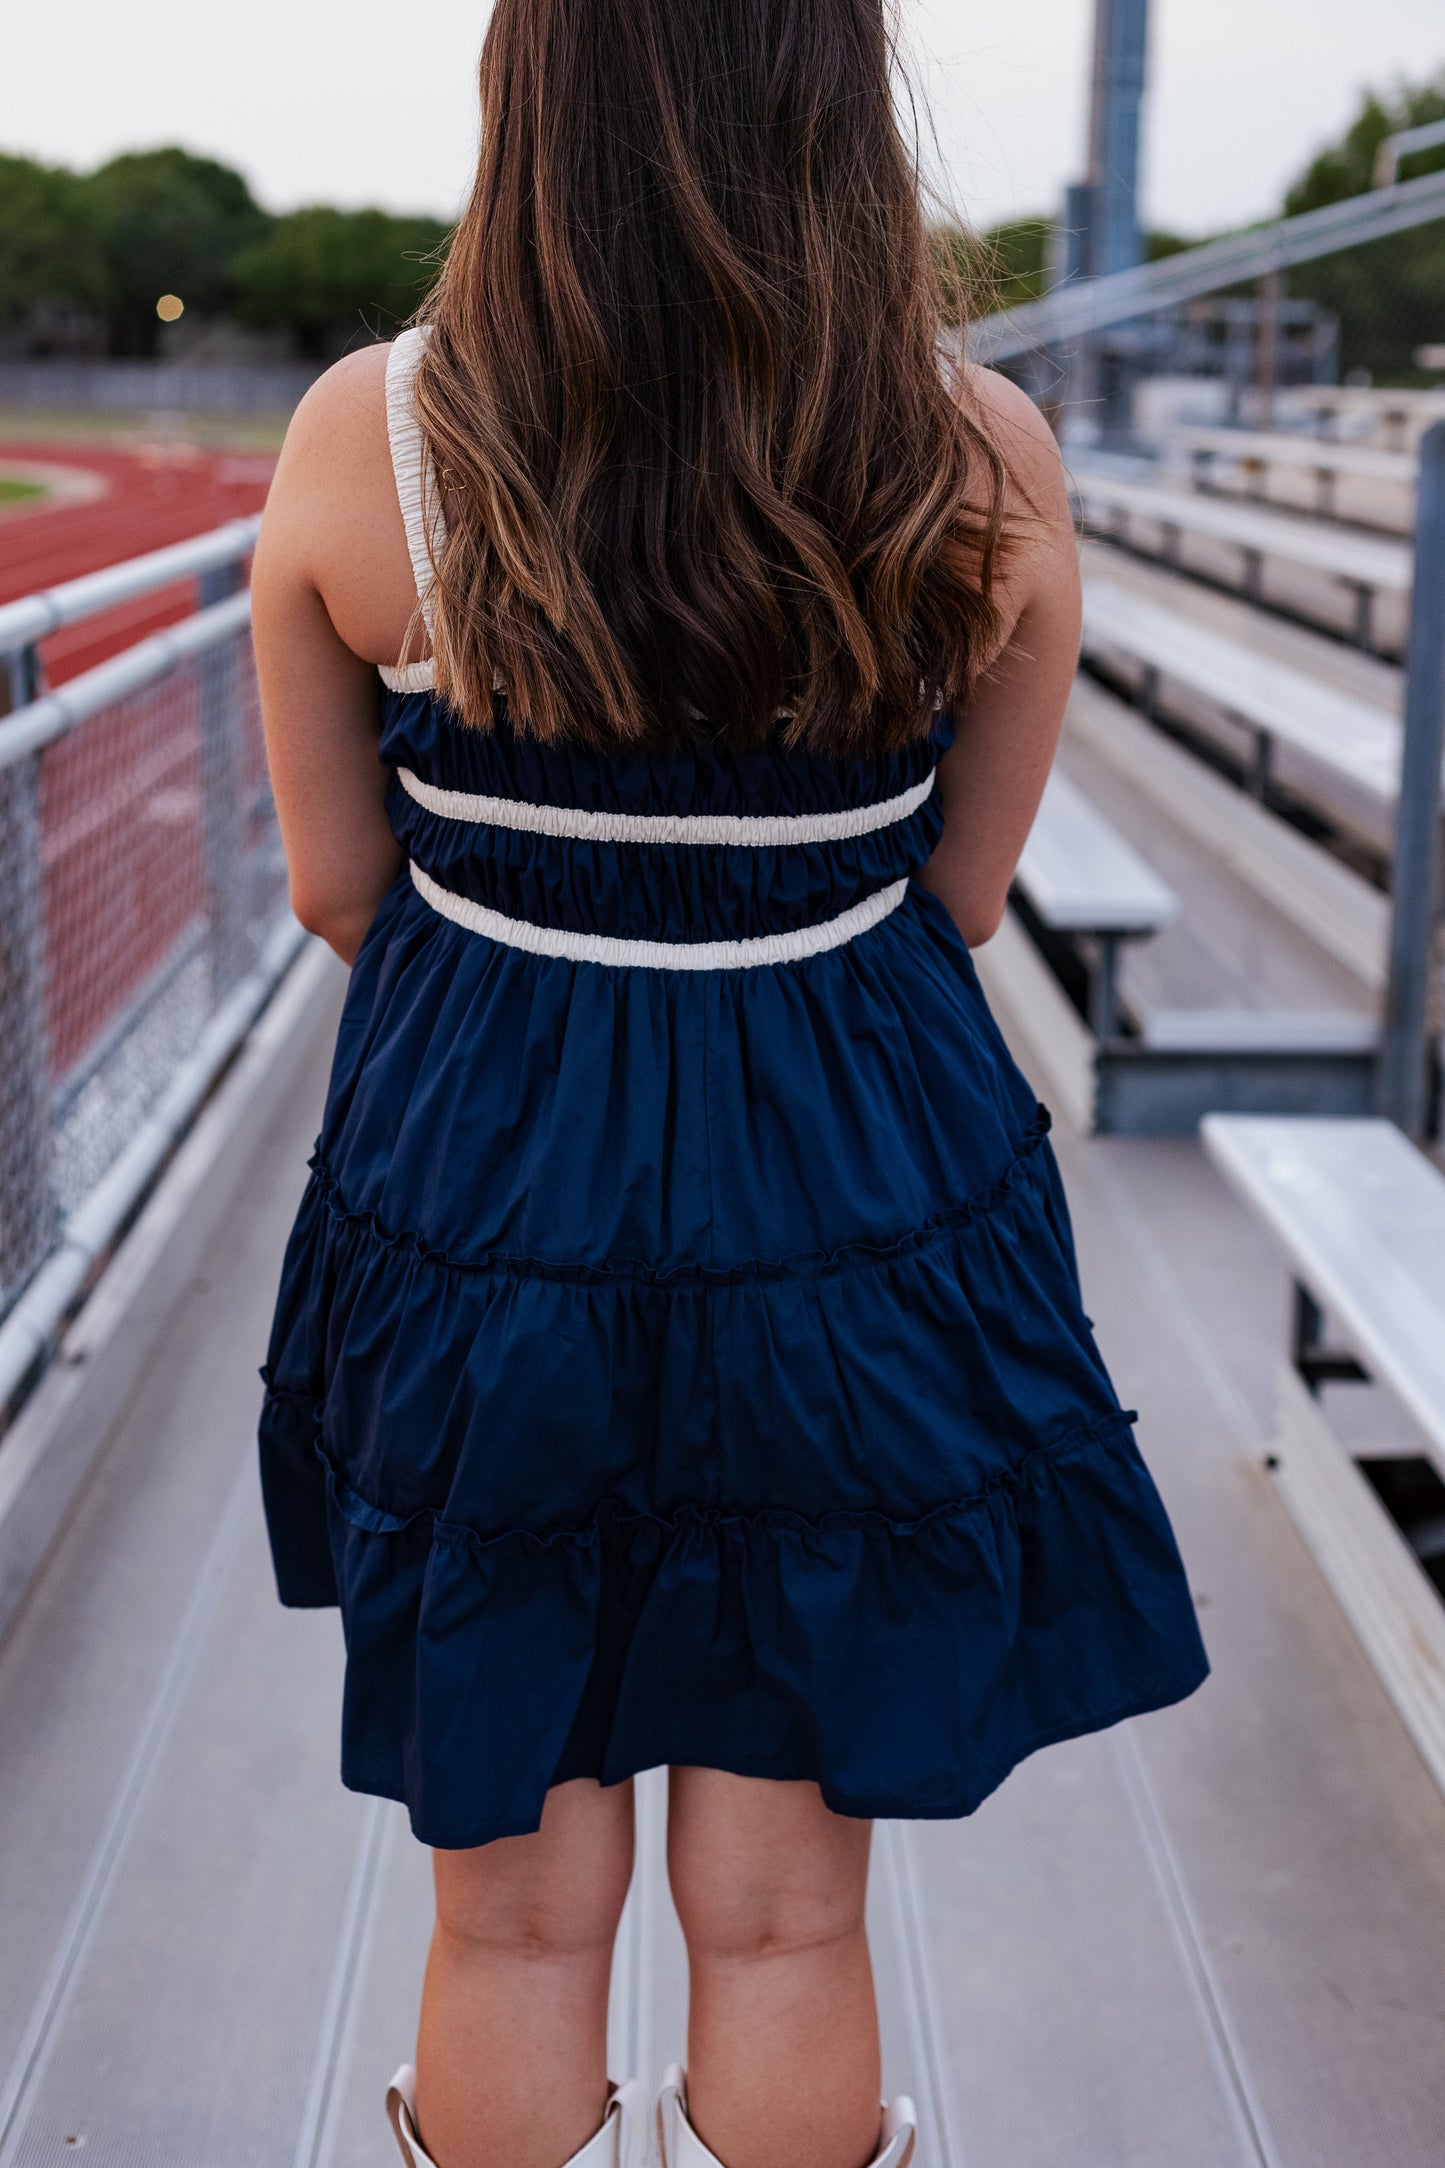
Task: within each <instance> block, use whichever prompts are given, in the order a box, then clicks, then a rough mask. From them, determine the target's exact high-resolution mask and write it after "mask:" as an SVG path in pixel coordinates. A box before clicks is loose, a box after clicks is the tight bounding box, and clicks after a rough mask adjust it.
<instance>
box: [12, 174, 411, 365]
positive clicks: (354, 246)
mask: <svg viewBox="0 0 1445 2168" xmlns="http://www.w3.org/2000/svg"><path fill="white" fill-rule="evenodd" d="M449 231H450V227H449V226H448V224H447V222H446V221H445V220H444V219H440V218H428V217H426V216H423V215H418V216H415V217H405V216H398V215H397V214H396V213H394V212H390V211H380V210H360V211H342V210H337V209H335V208H333V207H332V206H330V205H328V204H312V205H308V206H307V207H305V208H304V209H302V210H298V211H287V212H283V213H282V214H281V215H280V216H276V215H274V214H273V213H271V212H269V211H266V210H263V209H262V207H261V205H260V204H258V203H257V202H256V200H255V198H254V197H253V195H252V194H251V191H250V188H249V187H248V185H247V183H246V181H245V178H244V176H243V175H241V174H240V173H237V172H235V171H234V170H233V169H232V168H231V167H230V166H226V165H222V164H221V163H220V161H219V160H217V159H214V158H198V157H196V156H195V155H194V154H193V153H192V152H190V151H185V150H181V149H178V148H175V147H170V148H166V149H161V150H152V151H128V152H126V153H125V154H124V155H123V156H121V157H119V158H112V159H110V160H108V161H107V163H106V164H105V165H103V166H100V167H98V168H97V169H96V170H95V171H94V172H93V173H74V172H71V171H70V170H69V169H67V168H66V167H63V166H48V165H42V164H40V163H39V162H38V161H36V160H35V159H31V158H20V157H14V156H8V155H5V154H3V153H0V333H3V332H6V331H9V332H15V331H20V332H22V333H24V332H27V331H28V332H29V333H30V335H31V338H32V341H33V343H36V344H40V345H44V344H46V343H48V342H53V343H58V344H64V343H69V342H71V341H73V340H74V339H75V338H76V337H77V335H78V332H79V331H80V330H83V328H84V327H85V326H86V325H87V323H88V324H89V325H90V326H93V327H95V328H96V329H98V331H99V334H100V337H101V340H102V342H103V344H104V347H105V350H106V351H107V352H109V353H111V354H114V355H149V354H153V353H155V351H156V349H157V345H158V342H159V337H160V333H161V319H160V318H159V317H158V315H157V312H156V305H157V302H158V301H159V300H160V299H161V297H162V296H163V295H176V296H178V297H179V299H180V300H181V301H182V302H183V303H184V304H185V308H186V311H187V312H188V313H189V312H192V311H194V312H195V313H196V314H197V315H199V316H202V317H229V318H230V319H232V320H233V321H234V322H237V323H241V324H246V325H249V326H251V327H253V328H255V329H257V330H282V331H285V332H288V333H289V334H290V335H291V338H292V339H293V340H294V343H295V346H296V349H297V350H298V352H300V353H301V354H302V355H305V356H308V357H313V358H322V357H325V356H326V355H328V354H329V353H332V352H335V351H339V350H340V349H341V348H342V347H344V346H345V345H346V344H348V343H349V342H351V341H353V340H355V339H357V338H363V339H364V338H366V337H375V336H378V335H380V336H382V337H386V336H388V335H389V334H390V332H391V331H392V330H393V329H394V328H395V327H396V326H397V325H398V324H399V323H403V322H405V320H406V319H407V318H408V317H409V316H410V315H411V313H412V311H413V310H414V309H415V308H416V306H417V303H418V302H419V301H420V299H421V298H422V296H423V294H424V293H425V292H426V289H427V288H428V286H429V285H430V284H431V282H432V280H433V278H434V277H435V276H436V271H437V267H438V265H439V263H440V261H441V251H442V249H443V247H444V245H445V242H446V239H447V235H448V233H449Z"/></svg>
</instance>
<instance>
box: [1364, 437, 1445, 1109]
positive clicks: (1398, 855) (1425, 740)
mask: <svg viewBox="0 0 1445 2168" xmlns="http://www.w3.org/2000/svg"><path fill="white" fill-rule="evenodd" d="M1417 504H1418V509H1417V511H1416V514H1415V584H1414V592H1413V595H1412V598H1411V602H1410V637H1409V642H1408V646H1407V649H1406V657H1405V740H1404V746H1403V748H1402V751H1401V758H1400V800H1399V811H1398V813H1397V815H1396V825H1395V859H1394V873H1393V879H1392V882H1391V893H1392V902H1393V909H1392V913H1391V920H1390V976H1389V981H1388V984H1387V986H1386V990H1385V1015H1384V1030H1383V1033H1382V1036H1381V1043H1380V1059H1379V1066H1378V1069H1377V1071H1376V1083H1375V1104H1376V1106H1377V1108H1378V1110H1379V1112H1380V1113H1381V1114H1387V1115H1388V1116H1389V1117H1390V1119H1391V1120H1392V1121H1395V1122H1398V1123H1399V1125H1400V1127H1401V1128H1402V1129H1403V1130H1405V1131H1407V1132H1408V1134H1409V1135H1410V1136H1412V1137H1419V1136H1423V1134H1424V1132H1425V1126H1426V1117H1427V1114H1428V1111H1429V1109H1428V1076H1429V1059H1430V1056H1429V1034H1430V1024H1431V1015H1430V1011H1431V999H1430V996H1431V982H1432V979H1433V977H1434V974H1435V970H1436V940H1437V937H1438V930H1439V924H1440V911H1441V902H1442V898H1441V892H1440V891H1441V863H1440V859H1441V843H1440V822H1441V792H1440V770H1441V761H1442V758H1445V422H1436V424H1435V426H1434V428H1433V429H1429V430H1427V431H1426V433H1425V436H1424V438H1423V439H1422V441H1421V444H1420V481H1419V496H1418V500H1417Z"/></svg>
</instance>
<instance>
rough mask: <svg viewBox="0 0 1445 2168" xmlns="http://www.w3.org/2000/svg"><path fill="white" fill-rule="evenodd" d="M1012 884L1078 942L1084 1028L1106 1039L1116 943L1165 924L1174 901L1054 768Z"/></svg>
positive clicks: (1053, 927)
mask: <svg viewBox="0 0 1445 2168" xmlns="http://www.w3.org/2000/svg"><path fill="white" fill-rule="evenodd" d="M1014 885H1015V887H1016V889H1017V890H1018V892H1019V893H1020V894H1021V895H1022V897H1023V899H1024V901H1025V903H1026V904H1027V906H1028V908H1029V910H1030V911H1032V913H1033V915H1034V916H1035V917H1036V918H1037V919H1038V920H1039V921H1040V922H1041V923H1042V924H1043V925H1044V926H1046V927H1047V928H1048V929H1049V931H1050V932H1051V933H1057V934H1066V935H1069V936H1071V937H1080V936H1081V937H1083V940H1084V942H1085V944H1086V953H1085V956H1084V961H1085V963H1086V966H1087V968H1088V971H1089V1013H1088V1021H1089V1028H1090V1030H1091V1031H1092V1032H1093V1034H1094V1036H1095V1038H1097V1039H1100V1040H1107V1039H1109V1038H1111V1037H1112V1036H1113V1034H1114V1032H1115V1030H1116V1029H1117V1025H1118V999H1119V996H1118V956H1119V945H1120V943H1121V942H1123V941H1137V940H1142V939H1144V938H1147V936H1148V935H1150V934H1152V933H1157V932H1158V930H1159V928H1160V927H1161V926H1167V925H1168V924H1169V922H1170V920H1171V919H1173V918H1175V917H1177V915H1178V912H1179V901H1178V898H1177V897H1176V896H1175V895H1174V893H1173V891H1172V890H1171V889H1169V888H1168V887H1166V886H1165V884H1164V882H1163V881H1161V880H1160V878H1159V876H1158V874H1157V873H1156V872H1155V871H1154V869H1153V867H1152V866H1150V865H1149V864H1147V863H1146V861H1145V860H1144V859H1143V858H1141V857H1140V855H1139V853H1138V852H1137V851H1136V850H1135V849H1134V848H1133V846H1132V844H1130V843H1128V842H1126V841H1125V839H1124V837H1123V836H1121V835H1120V834H1119V833H1118V831H1117V829H1115V828H1113V827H1111V825H1110V824H1109V822H1108V821H1107V820H1105V818H1104V816H1103V815H1102V814H1101V813H1099V812H1096V811H1095V809H1094V807H1093V806H1092V805H1090V803H1089V801H1088V799H1087V798H1086V797H1085V796H1084V795H1083V792H1082V791H1080V790H1078V789H1077V788H1076V787H1075V786H1074V784H1072V783H1071V782H1070V781H1069V779H1068V777H1067V776H1066V775H1062V774H1060V772H1059V771H1058V769H1055V770H1054V772H1053V774H1052V775H1051V776H1050V777H1049V780H1048V784H1047V786H1046V788H1045V790H1044V796H1043V802H1042V804H1041V805H1040V807H1039V810H1038V814H1037V816H1036V818H1035V820H1034V825H1033V828H1032V830H1031V831H1030V834H1029V839H1028V842H1027V843H1026V844H1025V845H1024V850H1023V856H1022V857H1021V858H1020V860H1019V864H1018V869H1017V872H1016V873H1015V876H1014Z"/></svg>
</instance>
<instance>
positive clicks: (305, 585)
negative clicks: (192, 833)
mask: <svg viewBox="0 0 1445 2168" xmlns="http://www.w3.org/2000/svg"><path fill="white" fill-rule="evenodd" d="M357 359H360V357H357ZM368 359H369V357H368ZM370 373H371V374H373V375H374V374H375V364H374V363H371V364H370ZM359 374H360V372H358V371H357V370H356V369H355V368H354V367H353V368H351V369H348V368H347V365H346V364H342V365H341V368H340V369H338V370H335V371H331V372H329V373H328V375H327V376H326V377H323V378H322V379H321V380H320V382H319V383H318V384H316V385H315V386H313V388H312V389H311V391H310V392H308V393H307V395H306V398H305V399H304V400H303V401H302V403H301V405H300V406H299V407H298V408H297V411H296V414H295V417H294V418H293V420H292V423H291V427H290V429H289V430H288V431H287V435H286V442H285V445H284V447H283V449H282V453H281V458H280V461H279V463H278V466H277V469H276V479H275V481H274V482H273V484H272V487H271V494H270V496H269V498H268V499H267V503H266V512H265V517H264V519H263V520H262V523H261V535H260V539H259V541H258V543H257V545H256V562H255V570H254V573H253V576H252V583H251V586H252V596H253V610H254V620H253V622H254V636H255V643H256V668H257V673H258V676H259V679H260V685H261V712H262V716H263V719H264V723H265V731H266V753H267V759H268V761H269V763H270V769H271V784H272V789H273V790H274V792H275V797H276V810H277V814H278V816H279V818H280V823H281V837H282V841H283V843H284V844H285V847H286V865H287V869H288V872H289V874H290V881H291V907H292V909H293V910H294V911H295V913H296V916H297V917H298V918H299V919H300V921H301V923H302V925H303V926H305V927H307V928H308V929H309V930H310V931H311V932H312V933H318V934H320V935H321V937H322V939H323V940H325V941H327V942H329V944H330V945H331V947H332V948H334V949H335V951H336V953H337V955H338V956H340V957H341V959H342V961H343V962H344V963H347V964H349V963H351V962H352V961H353V960H354V958H355V956H356V952H357V949H358V948H359V947H360V946H361V940H362V936H363V934H364V933H365V932H366V929H367V927H368V926H369V925H370V923H371V920H372V918H373V916H374V915H375V912H376V907H377V905H378V904H379V903H380V901H381V899H382V897H383V896H384V895H385V893H386V891H387V889H388V888H389V886H390V885H391V882H392V880H393V879H394V878H395V875H396V872H397V869H398V867H399V866H400V864H401V852H400V850H399V849H398V846H397V844H396V841H395V839H394V837H393V836H392V833H391V829H390V827H389V826H388V823H387V818H386V811H385V799H386V784H387V777H386V771H385V769H384V768H383V767H382V765H381V762H380V761H379V760H378V758H377V745H378V740H379V736H380V708H379V698H378V681H377V675H376V669H375V666H374V665H373V664H371V663H369V662H365V661H363V660H362V659H361V657H360V656H358V655H356V654H355V653H353V651H352V649H351V648H349V647H348V646H347V645H346V643H345V642H344V641H343V640H342V638H341V636H340V635H339V633H338V632H337V631H336V629H335V627H334V626H333V624H332V621H331V617H330V614H329V612H328V610H327V607H326V604H325V602H324V601H323V600H322V594H321V587H320V585H319V584H318V581H319V579H320V578H322V577H324V574H325V568H326V567H327V565H328V563H329V561H330V560H331V558H333V557H334V556H335V555H336V553H337V551H338V550H340V551H342V552H344V551H345V550H346V548H347V546H348V537H347V533H346V529H347V528H348V527H349V528H350V544H349V546H350V547H351V549H353V550H355V549H356V548H357V547H358V540H359V536H364V534H365V532H366V526H367V522H366V519H365V517H364V514H363V512H362V509H361V505H359V504H358V502H357V498H358V496H360V498H361V500H362V503H363V504H364V502H365V499H366V495H367V492H368V490H369V489H371V488H372V487H374V484H373V483H372V481H371V477H370V475H369V473H360V474H353V473H351V472H349V471H348V470H349V469H351V468H353V467H356V466H358V465H359V466H360V467H362V468H366V467H368V466H369V465H370V464H372V463H374V460H373V457H372V454H371V449H370V447H369V446H368V445H367V443H366V442H365V439H366V438H367V436H368V435H369V434H370V433H371V432H370V430H369V428H368V426H367V420H368V418H367V417H365V415H364V409H365V406H366V405H367V404H369V397H368V395H369V393H370V391H371V386H370V385H369V384H361V383H358V382H357V376H358V375H359ZM357 482H359V483H360V484H361V488H360V490H359V491H358V490H356V489H355V488H353V487H351V486H349V485H351V484H354V483H357ZM348 508H349V509H348ZM397 523H398V525H399V524H400V515H399V513H398V514H397ZM361 546H363V547H364V544H362V545H361Z"/></svg>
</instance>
